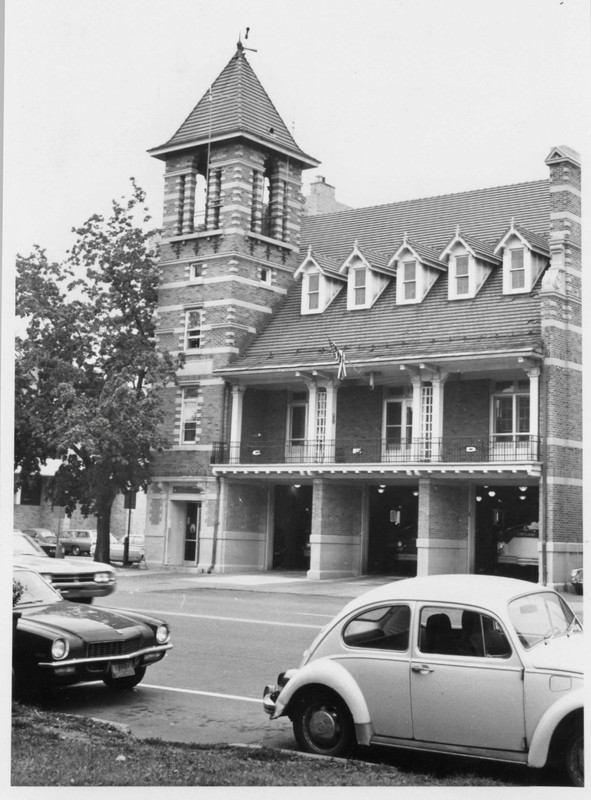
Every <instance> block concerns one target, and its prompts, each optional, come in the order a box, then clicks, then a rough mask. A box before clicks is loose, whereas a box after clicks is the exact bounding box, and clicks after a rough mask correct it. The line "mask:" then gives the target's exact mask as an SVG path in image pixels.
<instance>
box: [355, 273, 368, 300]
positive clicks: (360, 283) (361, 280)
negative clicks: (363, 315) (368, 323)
mask: <svg viewBox="0 0 591 800" xmlns="http://www.w3.org/2000/svg"><path fill="white" fill-rule="evenodd" d="M366 284H367V270H366V269H365V267H362V268H360V269H354V270H353V305H356V306H364V305H365V295H366V290H367V285H366Z"/></svg>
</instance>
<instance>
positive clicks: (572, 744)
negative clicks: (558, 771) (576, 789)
mask: <svg viewBox="0 0 591 800" xmlns="http://www.w3.org/2000/svg"><path fill="white" fill-rule="evenodd" d="M584 758H585V753H584V738H583V724H582V722H577V723H576V724H575V725H573V727H572V728H571V730H570V731H569V732H568V734H567V736H566V739H565V748H564V759H565V760H564V766H565V769H566V777H567V778H568V780H569V782H570V784H571V785H572V786H584V785H585V771H584Z"/></svg>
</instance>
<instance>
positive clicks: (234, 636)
mask: <svg viewBox="0 0 591 800" xmlns="http://www.w3.org/2000/svg"><path fill="white" fill-rule="evenodd" d="M118 572H119V588H118V590H117V592H116V593H115V594H114V595H111V596H110V597H109V598H103V599H101V600H98V601H97V604H98V605H105V606H106V605H110V606H114V607H118V608H129V609H135V610H141V611H143V612H145V613H153V614H154V615H155V616H161V617H162V618H164V619H166V620H167V621H169V622H170V624H171V626H172V630H173V643H174V649H173V650H172V651H171V652H170V653H169V654H168V656H167V657H166V658H165V659H164V660H163V661H162V662H159V663H158V664H156V665H154V666H153V667H151V668H149V669H148V672H147V674H146V677H145V678H144V681H143V682H142V683H141V684H140V685H139V686H138V687H136V688H135V689H134V690H132V691H126V692H113V691H111V690H109V689H107V688H106V687H105V686H103V684H102V683H101V684H88V685H82V686H74V687H71V688H67V689H63V690H60V691H55V692H52V693H48V694H47V695H46V696H45V697H44V699H43V701H42V705H43V707H44V708H47V709H52V710H55V711H63V712H67V713H81V714H84V715H85V716H94V717H98V718H101V719H105V720H110V721H113V722H118V723H121V724H124V725H126V726H128V727H129V729H130V730H131V732H132V733H133V734H134V735H136V736H140V737H150V738H162V739H167V740H171V741H179V742H196V743H199V744H212V743H220V742H225V743H230V744H233V743H241V744H250V745H253V744H254V745H265V746H270V747H279V748H285V749H295V741H294V738H293V734H292V729H291V724H290V722H289V720H286V719H280V720H276V721H271V720H269V718H268V717H267V716H266V715H265V714H264V712H263V709H262V702H261V696H262V690H263V686H264V684H265V683H266V682H272V681H274V680H275V678H276V676H277V673H278V672H280V671H281V670H283V669H285V668H288V667H292V666H297V665H298V664H299V661H300V659H301V656H302V653H303V651H304V650H305V648H306V647H308V646H309V644H310V643H311V641H312V639H313V638H314V636H315V634H316V633H317V632H318V630H319V629H320V628H321V627H322V626H323V625H324V624H325V623H326V622H328V621H329V620H330V619H331V618H332V617H333V615H334V614H335V613H336V612H337V611H338V610H339V609H340V608H341V607H342V606H343V605H344V604H345V603H346V602H347V601H348V600H349V599H350V598H352V597H355V596H357V595H359V594H361V593H363V592H365V591H366V590H367V589H369V588H371V587H372V586H375V585H377V584H380V583H384V582H387V579H385V578H376V579H369V578H365V579H358V580H346V581H335V582H332V581H331V582H324V581H323V582H309V581H306V580H305V578H304V577H303V576H302V574H301V573H293V574H292V573H284V574H277V573H274V574H269V573H267V574H260V575H244V576H208V575H203V576H195V575H190V574H185V573H172V572H165V571H158V570H156V569H154V570H137V569H126V570H125V569H120V570H118ZM565 596H566V599H567V600H568V602H569V603H570V604H571V605H572V607H573V608H574V610H575V611H576V612H577V613H578V614H579V615H580V617H582V605H583V604H582V598H579V597H577V596H575V595H574V594H568V595H565Z"/></svg>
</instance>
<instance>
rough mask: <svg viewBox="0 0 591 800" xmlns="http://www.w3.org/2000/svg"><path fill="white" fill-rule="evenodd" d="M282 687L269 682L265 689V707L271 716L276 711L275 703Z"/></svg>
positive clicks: (266, 712)
mask: <svg viewBox="0 0 591 800" xmlns="http://www.w3.org/2000/svg"><path fill="white" fill-rule="evenodd" d="M280 691H281V689H280V688H279V686H276V685H275V684H268V685H267V686H265V689H264V691H263V709H264V711H265V714H268V715H269V716H270V717H272V716H273V714H274V713H275V703H276V700H277V698H278V697H279V693H280Z"/></svg>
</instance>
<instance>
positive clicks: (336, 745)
mask: <svg viewBox="0 0 591 800" xmlns="http://www.w3.org/2000/svg"><path fill="white" fill-rule="evenodd" d="M292 720H293V732H294V735H295V738H296V741H297V743H298V745H299V746H300V748H301V749H302V750H305V751H306V752H308V753H316V754H317V755H323V756H342V755H346V754H347V753H349V752H350V751H351V750H352V748H353V745H354V744H355V730H354V727H353V720H352V718H351V714H350V712H349V709H348V708H347V706H346V705H345V703H343V701H342V700H341V699H340V698H339V697H337V696H336V695H335V694H333V693H332V692H328V691H321V690H319V691H316V692H314V693H309V694H306V695H305V696H304V697H302V698H301V699H300V700H299V701H298V702H297V704H296V707H295V709H294V712H293V714H292Z"/></svg>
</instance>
